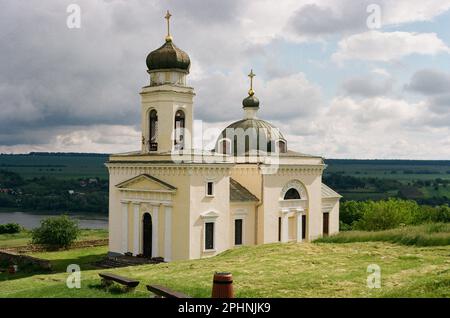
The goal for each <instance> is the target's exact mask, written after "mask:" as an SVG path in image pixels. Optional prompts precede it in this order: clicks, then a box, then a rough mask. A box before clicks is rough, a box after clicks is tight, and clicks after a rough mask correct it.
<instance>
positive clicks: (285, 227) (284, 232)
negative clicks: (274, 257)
mask: <svg viewBox="0 0 450 318" xmlns="http://www.w3.org/2000/svg"><path fill="white" fill-rule="evenodd" d="M288 212H289V210H282V211H281V242H284V243H285V242H287V241H288V240H289V238H288V235H289V233H288V231H289V224H288V216H287V214H288Z"/></svg>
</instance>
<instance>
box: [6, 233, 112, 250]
mask: <svg viewBox="0 0 450 318" xmlns="http://www.w3.org/2000/svg"><path fill="white" fill-rule="evenodd" d="M107 238H108V231H106V230H85V229H83V230H81V233H80V236H79V238H78V241H90V240H101V239H107ZM30 241H31V232H29V231H22V232H20V233H15V234H0V249H1V248H8V247H16V246H25V245H27V244H29V243H30Z"/></svg>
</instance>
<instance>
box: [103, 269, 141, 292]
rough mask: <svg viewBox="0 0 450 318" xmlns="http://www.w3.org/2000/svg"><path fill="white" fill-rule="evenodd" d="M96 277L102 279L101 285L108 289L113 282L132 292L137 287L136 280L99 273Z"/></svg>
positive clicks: (137, 282)
mask: <svg viewBox="0 0 450 318" xmlns="http://www.w3.org/2000/svg"><path fill="white" fill-rule="evenodd" d="M98 275H99V276H100V277H101V278H102V285H103V286H105V287H109V286H111V284H112V283H113V282H116V283H119V284H121V285H124V286H125V287H126V289H127V290H133V289H134V288H135V287H136V286H137V285H139V281H138V280H134V279H130V278H126V277H123V276H119V275H115V274H111V273H99V274H98Z"/></svg>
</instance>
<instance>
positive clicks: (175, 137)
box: [140, 11, 195, 154]
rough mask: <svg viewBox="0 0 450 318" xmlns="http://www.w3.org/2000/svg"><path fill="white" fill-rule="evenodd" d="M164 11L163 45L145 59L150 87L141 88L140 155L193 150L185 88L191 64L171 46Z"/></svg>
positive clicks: (189, 90)
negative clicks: (165, 29) (165, 30)
mask: <svg viewBox="0 0 450 318" xmlns="http://www.w3.org/2000/svg"><path fill="white" fill-rule="evenodd" d="M171 16H172V15H171V14H170V13H169V11H167V13H166V16H165V19H166V20H167V35H166V38H165V43H164V44H163V45H162V46H161V47H160V48H158V49H156V50H154V51H152V52H150V53H149V54H148V56H147V60H146V64H147V72H148V74H149V75H150V84H149V85H148V86H145V87H143V88H142V91H141V93H140V95H141V105H142V113H141V115H142V124H141V126H142V153H155V154H162V153H171V152H174V151H182V150H188V149H191V147H192V128H193V127H192V122H193V98H194V96H195V93H194V89H193V88H192V87H189V86H187V85H186V78H187V75H188V74H189V68H190V66H191V61H190V59H189V55H187V53H186V52H184V51H182V50H181V49H179V48H178V47H177V46H175V44H174V43H173V38H172V36H171V35H170V18H171Z"/></svg>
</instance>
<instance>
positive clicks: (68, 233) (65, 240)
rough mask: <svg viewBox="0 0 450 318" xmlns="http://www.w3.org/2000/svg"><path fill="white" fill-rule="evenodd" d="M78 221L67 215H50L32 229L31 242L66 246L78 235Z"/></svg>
mask: <svg viewBox="0 0 450 318" xmlns="http://www.w3.org/2000/svg"><path fill="white" fill-rule="evenodd" d="M79 233H80V230H79V228H78V222H77V221H75V220H72V219H71V218H69V217H68V216H67V215H62V216H58V217H50V218H47V219H44V220H42V221H41V226H40V227H38V228H36V229H34V230H33V231H32V242H33V243H34V244H42V245H47V246H52V247H68V246H69V245H70V244H72V243H73V241H75V240H76V239H77V237H78V234H79Z"/></svg>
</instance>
